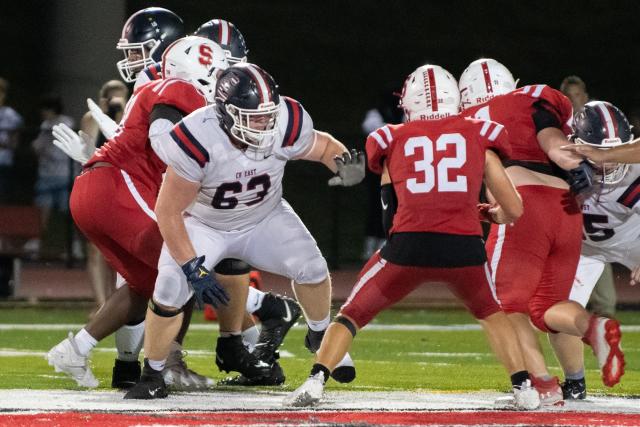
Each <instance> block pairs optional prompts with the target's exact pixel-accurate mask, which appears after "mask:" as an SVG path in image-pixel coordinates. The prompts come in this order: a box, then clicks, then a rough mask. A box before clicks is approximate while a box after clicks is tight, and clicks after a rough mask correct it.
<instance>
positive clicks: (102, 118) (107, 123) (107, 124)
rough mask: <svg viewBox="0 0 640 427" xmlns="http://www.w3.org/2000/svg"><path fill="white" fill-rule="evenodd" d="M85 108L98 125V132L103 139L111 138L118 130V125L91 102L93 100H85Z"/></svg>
mask: <svg viewBox="0 0 640 427" xmlns="http://www.w3.org/2000/svg"><path fill="white" fill-rule="evenodd" d="M87 106H88V107H89V111H90V112H91V116H92V117H93V119H94V120H95V121H96V123H98V127H99V128H100V132H102V134H103V135H104V137H105V138H107V139H111V138H113V137H114V135H115V134H116V131H117V130H118V124H117V123H116V122H114V121H113V119H112V118H111V117H109V116H107V115H106V114H105V113H104V111H102V109H101V108H100V107H99V106H98V104H96V103H95V102H93V99H91V98H87Z"/></svg>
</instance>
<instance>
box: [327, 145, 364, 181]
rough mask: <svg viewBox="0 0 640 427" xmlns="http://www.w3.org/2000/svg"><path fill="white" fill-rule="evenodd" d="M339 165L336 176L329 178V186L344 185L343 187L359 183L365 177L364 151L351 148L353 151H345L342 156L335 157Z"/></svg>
mask: <svg viewBox="0 0 640 427" xmlns="http://www.w3.org/2000/svg"><path fill="white" fill-rule="evenodd" d="M333 160H334V161H335V162H336V166H337V167H338V172H337V173H336V176H334V177H333V178H331V179H330V180H329V186H331V187H333V186H335V185H342V186H343V187H351V186H352V185H356V184H359V183H360V182H361V181H362V180H363V179H364V174H365V160H364V152H362V151H361V152H358V151H356V150H351V153H349V152H347V151H345V152H344V153H342V155H341V156H336V157H335V158H334V159H333Z"/></svg>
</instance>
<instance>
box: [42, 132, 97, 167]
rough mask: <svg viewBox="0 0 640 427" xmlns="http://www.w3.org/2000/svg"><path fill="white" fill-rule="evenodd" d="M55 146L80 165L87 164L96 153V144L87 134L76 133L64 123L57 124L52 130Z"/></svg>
mask: <svg viewBox="0 0 640 427" xmlns="http://www.w3.org/2000/svg"><path fill="white" fill-rule="evenodd" d="M52 133H53V138H54V140H53V144H54V145H55V146H56V147H58V148H59V149H61V150H62V151H63V152H64V153H65V154H66V155H67V156H69V157H71V158H72V159H73V160H75V161H76V162H78V163H80V164H85V163H87V161H88V160H89V159H90V158H91V156H93V153H94V151H96V143H95V141H94V139H93V138H91V137H90V136H89V135H87V134H86V133H84V132H82V131H80V132H79V133H75V132H74V131H73V129H71V128H70V127H69V126H67V125H65V124H64V123H60V124H57V125H55V126H54V127H53V129H52Z"/></svg>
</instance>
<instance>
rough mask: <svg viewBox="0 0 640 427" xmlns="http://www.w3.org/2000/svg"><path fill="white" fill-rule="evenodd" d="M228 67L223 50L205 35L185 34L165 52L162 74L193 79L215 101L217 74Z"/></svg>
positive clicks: (163, 75)
mask: <svg viewBox="0 0 640 427" xmlns="http://www.w3.org/2000/svg"><path fill="white" fill-rule="evenodd" d="M227 68H229V63H228V62H227V55H226V54H225V52H224V50H222V48H221V47H220V46H219V45H218V44H216V43H214V42H212V41H211V40H209V39H205V38H204V37H198V36H188V37H183V38H181V39H179V40H176V41H175V42H173V43H172V44H171V45H170V46H169V47H168V48H167V50H165V51H164V53H163V54H162V78H164V79H167V78H179V79H183V80H187V81H189V82H191V83H192V84H193V85H195V86H196V87H197V88H198V89H199V90H200V91H201V92H202V94H203V95H204V97H205V98H206V99H207V102H209V103H212V102H214V94H215V89H216V80H217V78H218V74H219V73H221V72H222V71H223V70H226V69H227Z"/></svg>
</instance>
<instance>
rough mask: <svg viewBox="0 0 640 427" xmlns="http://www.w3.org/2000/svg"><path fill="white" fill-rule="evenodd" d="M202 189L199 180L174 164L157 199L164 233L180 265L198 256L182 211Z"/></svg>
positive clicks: (159, 224) (159, 222)
mask: <svg viewBox="0 0 640 427" xmlns="http://www.w3.org/2000/svg"><path fill="white" fill-rule="evenodd" d="M199 189H200V184H199V183H195V182H191V181H188V180H186V179H184V178H182V177H181V176H179V175H178V174H177V173H176V172H175V171H174V169H173V168H172V167H168V168H167V173H166V176H165V180H164V182H163V183H162V187H160V193H159V195H158V201H157V202H156V209H155V212H156V216H157V219H158V227H159V228H160V233H161V234H162V238H163V239H164V242H165V244H166V245H167V248H168V249H169V252H170V253H171V256H172V257H173V258H174V259H175V260H176V262H177V263H178V264H180V265H182V264H184V263H185V262H187V261H189V260H190V259H192V258H194V257H195V256H196V255H197V254H196V251H195V249H194V248H193V245H192V243H191V239H190V238H189V234H188V233H187V229H186V227H185V225H184V218H183V216H182V214H183V212H184V210H185V209H187V207H188V206H189V205H190V204H191V203H192V202H193V200H194V199H195V198H196V196H197V194H198V191H199Z"/></svg>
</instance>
